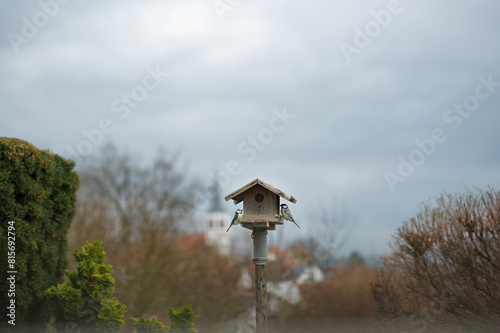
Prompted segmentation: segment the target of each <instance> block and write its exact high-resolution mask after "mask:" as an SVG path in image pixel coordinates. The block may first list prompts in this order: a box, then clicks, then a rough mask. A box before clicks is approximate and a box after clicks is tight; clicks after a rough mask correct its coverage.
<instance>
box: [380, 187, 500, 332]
mask: <svg viewBox="0 0 500 333" xmlns="http://www.w3.org/2000/svg"><path fill="white" fill-rule="evenodd" d="M392 247H393V251H394V253H393V254H392V255H391V256H388V257H386V258H385V259H384V266H383V268H382V269H381V270H380V271H379V272H378V273H377V276H376V278H375V279H374V281H373V283H372V290H373V294H374V296H375V299H376V301H377V304H378V313H379V315H380V316H381V318H383V319H385V323H386V324H387V326H393V327H394V328H397V329H398V330H401V329H402V328H408V327H410V328H413V329H419V330H422V329H426V328H439V329H441V330H443V329H449V330H455V331H457V330H464V329H465V330H467V331H481V332H490V331H491V332H493V331H498V328H499V327H500V302H499V301H498V300H499V299H500V280H499V279H498V277H499V276H500V193H499V192H495V191H493V190H488V191H484V192H477V193H467V194H464V195H455V196H453V195H442V196H441V197H440V198H439V199H438V200H437V205H436V206H435V207H431V206H430V205H424V206H423V209H422V211H421V212H420V213H419V214H418V215H417V216H416V217H415V218H412V219H411V220H410V221H409V222H407V223H406V224H405V225H404V226H403V227H402V228H400V229H398V232H397V234H396V236H395V239H394V242H393V244H392Z"/></svg>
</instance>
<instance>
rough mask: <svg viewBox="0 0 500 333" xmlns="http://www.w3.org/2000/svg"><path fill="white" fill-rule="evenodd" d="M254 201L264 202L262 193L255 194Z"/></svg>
mask: <svg viewBox="0 0 500 333" xmlns="http://www.w3.org/2000/svg"><path fill="white" fill-rule="evenodd" d="M255 201H257V202H262V201H264V195H263V194H262V193H257V194H256V195H255Z"/></svg>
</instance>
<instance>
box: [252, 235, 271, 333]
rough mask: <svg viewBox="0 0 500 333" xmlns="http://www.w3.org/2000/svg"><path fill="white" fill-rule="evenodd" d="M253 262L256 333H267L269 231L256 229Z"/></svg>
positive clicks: (253, 236)
mask: <svg viewBox="0 0 500 333" xmlns="http://www.w3.org/2000/svg"><path fill="white" fill-rule="evenodd" d="M252 238H253V262H254V264H255V317H256V319H255V320H256V327H255V331H256V333H267V286H266V284H267V281H266V264H267V262H268V261H269V260H268V259H267V230H266V229H254V231H253V234H252Z"/></svg>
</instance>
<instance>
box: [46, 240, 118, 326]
mask: <svg viewBox="0 0 500 333" xmlns="http://www.w3.org/2000/svg"><path fill="white" fill-rule="evenodd" d="M74 256H75V259H76V261H77V262H78V269H77V270H78V272H77V273H74V272H70V271H66V275H67V277H68V281H66V282H65V283H64V284H59V285H57V286H54V287H51V288H50V289H48V290H47V291H46V293H45V295H46V296H47V298H48V300H49V302H50V305H51V310H52V312H53V315H54V316H55V318H56V322H55V327H56V329H58V330H60V331H61V332H63V329H67V328H68V327H69V326H73V328H75V327H78V328H84V329H85V332H105V333H110V332H118V331H119V330H120V329H121V328H122V326H123V321H124V314H125V312H126V311H127V308H126V307H125V305H123V304H120V302H118V300H117V299H116V298H115V297H113V293H114V290H115V282H114V279H113V277H112V275H111V265H108V264H106V263H105V262H104V256H105V253H104V250H103V244H102V242H101V241H99V240H96V241H94V242H93V243H88V244H87V245H85V246H84V247H83V248H82V252H78V251H75V253H74Z"/></svg>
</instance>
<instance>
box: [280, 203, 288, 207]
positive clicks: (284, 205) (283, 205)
mask: <svg viewBox="0 0 500 333" xmlns="http://www.w3.org/2000/svg"><path fill="white" fill-rule="evenodd" d="M280 206H281V207H283V208H288V205H287V204H281V205H280Z"/></svg>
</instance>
